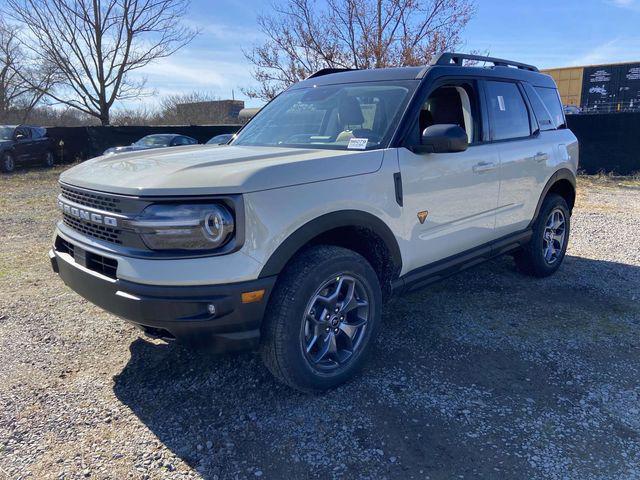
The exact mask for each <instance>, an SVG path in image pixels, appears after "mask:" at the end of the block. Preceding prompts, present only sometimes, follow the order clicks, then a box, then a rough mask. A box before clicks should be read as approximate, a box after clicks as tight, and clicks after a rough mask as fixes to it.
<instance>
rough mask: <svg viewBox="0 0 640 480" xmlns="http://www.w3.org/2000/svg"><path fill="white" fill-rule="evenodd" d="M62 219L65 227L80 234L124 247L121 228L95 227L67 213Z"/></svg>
mask: <svg viewBox="0 0 640 480" xmlns="http://www.w3.org/2000/svg"><path fill="white" fill-rule="evenodd" d="M62 219H63V221H64V224H65V225H67V226H68V227H70V228H73V229H74V230H76V231H78V232H80V233H83V234H85V235H88V236H90V237H94V238H98V239H100V240H105V241H107V242H111V243H116V244H118V245H122V230H120V229H119V228H111V227H105V226H104V225H95V224H93V223H89V222H83V221H81V220H78V219H77V218H75V217H72V216H71V215H68V214H66V213H63V214H62Z"/></svg>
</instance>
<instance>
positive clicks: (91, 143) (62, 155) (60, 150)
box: [47, 125, 240, 162]
mask: <svg viewBox="0 0 640 480" xmlns="http://www.w3.org/2000/svg"><path fill="white" fill-rule="evenodd" d="M239 128H240V125H186V126H185V125H182V126H158V127H151V126H150V127H143V126H127V127H50V128H47V135H48V136H49V138H51V139H52V141H53V144H54V145H55V150H56V155H57V157H58V159H59V160H60V161H62V162H71V161H74V160H87V159H89V158H93V157H97V156H98V155H102V152H104V151H105V150H106V149H107V148H110V147H119V146H122V145H130V144H132V143H133V142H135V141H137V140H140V139H141V138H142V137H144V136H145V135H152V134H154V133H177V134H180V135H187V136H189V137H192V138H195V139H196V140H198V142H200V143H205V142H206V141H207V140H209V139H210V138H211V137H214V136H216V135H220V134H222V133H235V132H237V131H238V129H239Z"/></svg>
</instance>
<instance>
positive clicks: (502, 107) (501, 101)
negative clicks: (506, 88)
mask: <svg viewBox="0 0 640 480" xmlns="http://www.w3.org/2000/svg"><path fill="white" fill-rule="evenodd" d="M498 106H499V107H500V111H501V112H506V111H507V107H506V106H505V104H504V97H503V96H502V95H498Z"/></svg>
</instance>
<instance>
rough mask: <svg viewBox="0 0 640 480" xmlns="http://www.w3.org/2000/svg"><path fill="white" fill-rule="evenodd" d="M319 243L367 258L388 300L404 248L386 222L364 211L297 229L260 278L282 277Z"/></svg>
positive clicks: (343, 213)
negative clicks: (292, 262) (296, 258)
mask: <svg viewBox="0 0 640 480" xmlns="http://www.w3.org/2000/svg"><path fill="white" fill-rule="evenodd" d="M318 244H328V245H336V246H342V247H345V248H349V249H351V250H354V251H356V252H357V253H359V254H361V255H362V256H363V257H365V258H366V259H367V260H368V261H369V262H370V263H371V264H372V266H373V268H374V270H376V273H377V274H378V277H379V279H380V283H381V285H382V289H383V292H384V293H385V297H386V293H390V285H391V281H392V280H393V279H394V278H395V277H397V276H398V275H399V274H400V271H401V269H402V255H401V253H400V247H399V245H398V242H397V240H396V237H395V235H394V234H393V232H392V231H391V229H390V228H389V226H388V225H387V224H386V223H385V222H384V221H383V220H381V219H380V218H379V217H376V216H375V215H373V214H371V213H368V212H365V211H362V210H340V211H336V212H331V213H327V214H324V215H321V216H319V217H316V218H315V219H313V220H311V221H309V222H307V223H305V224H304V225H302V226H301V227H299V228H298V229H297V230H295V231H294V232H293V233H292V234H291V235H289V236H288V237H287V239H286V240H285V241H284V242H282V243H281V244H280V245H279V246H278V248H276V250H275V251H274V252H273V253H272V254H271V256H270V257H269V260H267V262H266V263H265V265H264V267H263V268H262V270H261V271H260V275H259V277H260V278H262V277H268V276H272V275H278V274H279V273H280V272H281V271H282V270H283V269H284V268H285V267H286V265H287V264H288V263H289V261H290V260H291V259H292V258H293V257H294V256H295V255H296V254H297V253H298V252H300V251H301V250H302V249H303V248H305V247H306V246H310V245H318ZM387 290H388V292H387Z"/></svg>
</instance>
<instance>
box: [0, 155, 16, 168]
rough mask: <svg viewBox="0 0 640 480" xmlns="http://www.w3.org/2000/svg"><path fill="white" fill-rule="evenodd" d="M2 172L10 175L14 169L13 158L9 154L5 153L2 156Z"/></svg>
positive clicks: (14, 162)
mask: <svg viewBox="0 0 640 480" xmlns="http://www.w3.org/2000/svg"><path fill="white" fill-rule="evenodd" d="M0 167H1V168H2V171H3V172H5V173H11V172H13V171H14V170H15V169H16V161H15V159H14V158H13V154H12V153H11V152H5V153H3V154H2V162H1V163H0Z"/></svg>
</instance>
